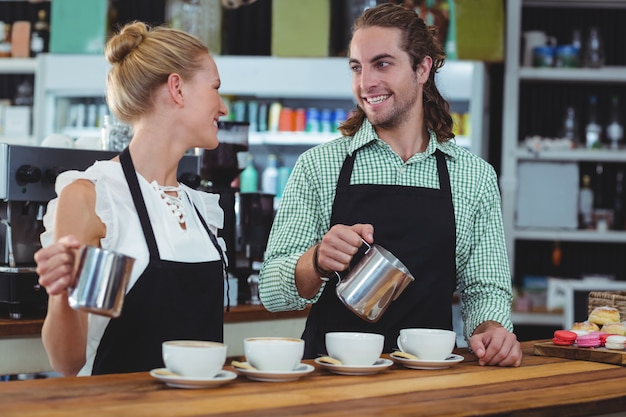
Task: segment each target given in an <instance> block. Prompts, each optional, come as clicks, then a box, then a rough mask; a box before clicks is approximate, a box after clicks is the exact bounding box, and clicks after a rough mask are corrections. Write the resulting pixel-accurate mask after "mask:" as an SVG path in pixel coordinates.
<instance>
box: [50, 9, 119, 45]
mask: <svg viewBox="0 0 626 417" xmlns="http://www.w3.org/2000/svg"><path fill="white" fill-rule="evenodd" d="M50 7H51V10H50V29H51V31H50V52H51V53H55V54H101V53H103V51H104V44H105V42H106V35H107V12H108V1H107V0H89V1H85V0H54V1H53V2H51V6H50Z"/></svg>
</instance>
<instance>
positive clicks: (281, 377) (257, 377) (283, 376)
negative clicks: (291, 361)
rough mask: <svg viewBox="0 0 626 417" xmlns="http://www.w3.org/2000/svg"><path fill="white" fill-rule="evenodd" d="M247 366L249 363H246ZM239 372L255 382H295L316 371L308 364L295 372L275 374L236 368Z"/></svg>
mask: <svg viewBox="0 0 626 417" xmlns="http://www.w3.org/2000/svg"><path fill="white" fill-rule="evenodd" d="M244 364H247V362H244ZM235 369H236V370H237V372H239V373H240V374H242V375H245V376H246V377H248V378H249V379H252V380H254V381H263V382H286V381H295V380H297V379H300V378H302V377H303V376H305V375H307V374H310V373H311V372H313V371H314V370H315V367H314V366H313V365H309V364H307V363H301V364H300V365H298V366H297V367H296V369H294V370H293V371H287V372H282V371H281V372H275V371H258V370H256V369H255V370H251V369H245V368H235Z"/></svg>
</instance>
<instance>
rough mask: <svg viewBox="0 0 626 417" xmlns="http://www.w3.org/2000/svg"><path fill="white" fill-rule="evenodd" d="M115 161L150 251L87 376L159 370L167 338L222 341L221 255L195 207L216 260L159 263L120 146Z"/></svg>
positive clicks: (131, 172)
mask: <svg viewBox="0 0 626 417" xmlns="http://www.w3.org/2000/svg"><path fill="white" fill-rule="evenodd" d="M120 162H121V164H122V169H123V170H124V175H125V176H126V181H127V182H128V185H129V187H130V192H131V195H132V197H133V201H134V203H135V208H136V209H137V213H138V215H139V220H140V222H141V227H142V229H143V233H144V235H145V238H146V243H147V244H148V249H149V251H150V261H149V263H148V266H147V267H146V269H145V271H144V272H143V273H142V274H141V276H140V277H139V278H138V280H137V282H136V283H135V285H134V286H133V287H132V288H131V290H130V291H129V292H128V294H126V297H125V299H124V306H123V309H122V314H121V316H120V317H118V318H115V319H111V320H110V321H109V324H108V325H107V327H106V329H105V331H104V335H103V336H102V339H101V340H100V345H99V346H98V350H97V352H96V357H95V361H94V364H93V370H92V374H93V375H97V374H109V373H124V372H140V371H148V370H151V369H154V368H159V367H163V358H162V352H161V344H162V342H164V341H166V340H172V339H191V340H211V341H217V342H222V341H223V338H224V331H223V328H224V278H225V276H224V255H223V253H222V250H221V248H220V246H219V244H218V242H217V239H216V238H215V235H214V234H213V233H212V232H211V231H210V230H209V228H208V226H207V224H206V222H205V221H204V219H203V217H202V216H201V215H200V213H199V211H198V209H197V208H196V213H197V214H198V217H199V218H200V221H201V222H202V225H203V226H204V228H205V229H206V231H207V232H208V233H209V236H210V238H211V241H212V242H213V244H214V245H215V247H216V248H217V250H218V252H219V253H220V258H221V260H217V261H210V262H197V263H184V262H174V261H166V260H161V259H160V256H159V250H158V247H157V244H156V239H155V236H154V231H153V230H152V226H151V224H150V219H149V218H148V212H147V210H146V205H145V202H144V200H143V196H142V193H141V189H140V188H139V182H138V180H137V174H136V172H135V168H134V166H133V162H132V160H131V157H130V153H129V152H128V148H126V149H125V150H124V151H123V152H122V153H121V154H120Z"/></svg>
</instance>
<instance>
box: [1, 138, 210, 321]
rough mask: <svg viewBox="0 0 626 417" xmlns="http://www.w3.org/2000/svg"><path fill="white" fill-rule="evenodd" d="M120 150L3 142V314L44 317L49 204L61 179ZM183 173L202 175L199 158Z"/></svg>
mask: <svg viewBox="0 0 626 417" xmlns="http://www.w3.org/2000/svg"><path fill="white" fill-rule="evenodd" d="M117 154H118V153H117V152H111V151H97V150H84V149H61V148H44V147H35V146H18V145H9V144H5V143H0V223H2V224H0V317H4V316H7V315H8V317H10V318H14V319H20V318H23V317H43V316H45V313H46V308H47V300H48V297H47V294H46V291H45V289H44V288H41V287H40V286H39V284H38V282H37V281H38V278H39V277H38V276H37V273H36V271H35V261H34V254H35V252H36V251H37V250H38V249H39V248H41V242H40V240H39V236H40V234H41V233H42V232H43V230H44V228H43V216H44V214H45V210H46V207H47V204H48V202H49V201H50V200H52V199H53V198H55V197H56V192H55V191H54V183H55V181H56V178H57V176H58V175H59V174H60V173H61V172H63V171H67V170H70V169H72V170H85V169H86V168H87V167H89V166H90V165H92V164H93V163H94V162H95V161H98V160H108V159H111V158H113V157H114V156H116V155H117ZM178 172H179V177H181V176H182V175H183V174H185V175H189V174H195V175H197V173H198V172H199V159H198V157H197V156H193V155H186V156H185V157H184V158H183V160H182V161H181V164H180V166H179V171H178Z"/></svg>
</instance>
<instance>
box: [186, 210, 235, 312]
mask: <svg viewBox="0 0 626 417" xmlns="http://www.w3.org/2000/svg"><path fill="white" fill-rule="evenodd" d="M193 208H194V209H196V214H197V215H198V218H199V219H200V222H201V223H202V226H204V228H205V229H206V231H207V232H208V233H209V238H210V239H211V242H213V245H214V246H215V248H216V249H217V252H218V253H219V254H220V259H221V260H222V274H223V276H224V281H226V295H227V297H226V311H230V297H228V294H229V293H230V282H228V271H227V270H226V259H225V257H224V251H222V247H221V246H220V244H219V242H218V241H217V237H215V234H213V232H212V231H211V229H209V226H208V225H207V224H206V222H205V221H204V217H202V215H201V214H200V210H198V207H196V205H195V204H194V205H193Z"/></svg>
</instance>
